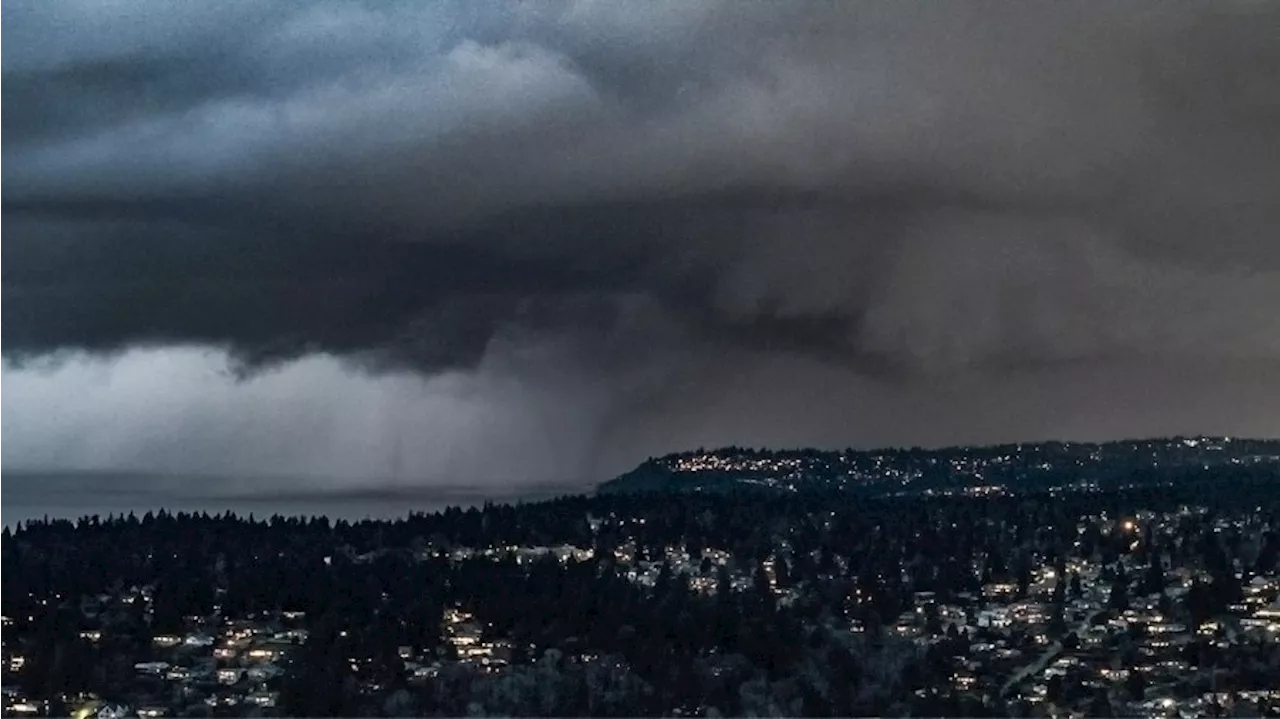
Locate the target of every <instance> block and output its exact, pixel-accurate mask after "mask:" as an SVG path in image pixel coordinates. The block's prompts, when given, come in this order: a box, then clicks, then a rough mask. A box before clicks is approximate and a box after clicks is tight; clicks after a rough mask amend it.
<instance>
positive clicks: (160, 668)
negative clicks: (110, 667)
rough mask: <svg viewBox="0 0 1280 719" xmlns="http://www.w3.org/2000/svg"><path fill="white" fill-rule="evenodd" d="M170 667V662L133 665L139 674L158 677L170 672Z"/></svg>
mask: <svg viewBox="0 0 1280 719" xmlns="http://www.w3.org/2000/svg"><path fill="white" fill-rule="evenodd" d="M169 666H170V664H169V662H138V663H137V664H134V665H133V668H134V669H136V670H137V671H138V673H139V674H151V675H153V676H157V677H158V676H160V675H162V674H164V673H165V672H166V671H168V670H169Z"/></svg>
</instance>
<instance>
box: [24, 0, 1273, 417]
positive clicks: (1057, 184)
mask: <svg viewBox="0 0 1280 719" xmlns="http://www.w3.org/2000/svg"><path fill="white" fill-rule="evenodd" d="M3 13H4V17H3V22H4V27H5V32H6V39H7V40H9V42H6V43H5V44H4V47H3V53H4V57H3V65H4V85H3V88H4V89H3V92H4V100H5V101H6V104H7V105H8V107H9V108H10V109H9V112H8V113H7V114H6V115H5V119H4V139H5V143H4V160H5V165H6V172H5V175H4V197H5V199H4V203H5V220H6V223H5V224H6V228H5V229H7V230H8V233H7V237H6V239H7V240H8V241H7V242H6V243H5V259H6V260H8V262H6V263H5V264H4V266H3V295H4V301H5V310H4V351H5V353H6V355H7V356H10V357H20V356H24V355H30V354H40V353H44V352H49V351H53V350H57V349H60V348H67V347H72V348H89V349H95V350H110V349H118V348H121V347H125V346H128V345H131V344H167V343H192V342H196V343H208V344H214V345H219V346H224V347H227V348H229V349H231V350H232V351H233V352H235V353H236V354H238V355H239V356H240V357H241V358H242V359H247V360H250V361H254V360H261V359H270V358H279V357H289V356H295V355H300V354H305V353H308V352H317V351H323V352H332V353H338V354H343V355H348V356H354V357H358V358H362V359H364V360H367V361H368V362H371V363H375V364H376V363H380V362H389V363H393V364H394V363H406V362H407V363H409V364H412V365H414V366H417V367H421V368H423V369H426V370H436V369H440V368H447V367H456V366H464V367H469V366H474V365H476V364H477V363H478V362H479V360H480V359H481V358H482V357H484V356H486V354H487V353H492V352H494V351H495V349H496V348H505V349H504V351H508V352H511V353H513V354H514V355H517V356H518V355H520V352H521V351H523V350H520V349H519V348H521V347H535V348H536V347H539V346H543V345H547V344H549V345H551V346H554V347H556V348H558V349H557V350H556V352H561V353H568V354H571V355H574V356H576V357H580V358H585V360H586V361H587V362H588V363H589V364H590V363H596V364H599V365H600V366H601V367H603V368H604V369H603V371H604V372H605V373H606V374H610V375H612V374H614V373H616V372H620V371H621V370H619V369H618V367H619V366H620V365H626V371H625V372H622V374H624V375H627V376H631V375H629V374H627V373H629V372H635V371H639V370H638V369H637V366H638V365H644V364H646V363H648V364H657V365H661V366H663V367H665V368H667V369H668V370H669V371H670V372H671V373H673V374H663V375H662V377H663V378H664V379H663V380H662V382H667V381H675V380H673V379H672V377H684V376H687V375H688V374H689V373H693V374H697V373H700V372H703V371H704V369H703V368H704V367H705V366H706V365H707V364H709V363H713V364H714V363H717V362H718V363H721V364H723V363H726V362H727V363H729V364H733V363H737V362H739V358H740V359H741V361H742V362H744V363H756V362H768V361H771V360H770V358H773V357H776V356H785V357H791V356H805V357H815V358H818V360H819V361H820V362H822V363H824V364H830V365H833V366H836V367H839V368H843V371H845V372H846V373H849V374H852V375H872V376H882V375H888V376H892V377H895V378H899V379H901V378H909V377H913V376H918V375H921V374H929V373H933V372H943V373H946V372H953V371H959V370H966V369H982V370H990V371H993V372H1006V371H1009V370H1010V368H1015V369H1020V368H1027V367H1037V366H1057V365H1060V364H1063V363H1087V362H1095V361H1107V360H1119V359H1123V360H1125V361H1129V360H1133V359H1135V358H1138V359H1140V358H1142V357H1152V356H1158V357H1160V358H1161V359H1162V361H1167V360H1169V358H1174V359H1178V358H1182V359H1185V360H1186V361H1187V362H1192V363H1205V362H1217V361H1230V362H1262V363H1271V362H1277V361H1280V319H1277V318H1280V243H1276V242H1275V241H1274V238H1275V234H1276V228H1277V227H1280V203H1277V202H1276V201H1275V198H1276V197H1280V162H1277V161H1276V160H1275V158H1276V157H1280V132H1277V131H1276V130H1275V128H1276V127H1277V126H1280V88H1278V87H1277V85H1276V84H1275V83H1274V78H1275V77H1276V76H1277V73H1278V72H1280V6H1277V5H1275V4H1272V3H1258V2H1223V3H1213V4H1208V3H1154V2H1153V3H1125V4H1117V5H1108V6H1099V5H1094V4H1077V5H1066V4H1061V3H1035V2H1033V3H1019V4H1016V5H1013V4H988V3H963V4H959V3H958V4H940V3H932V2H921V3H909V2H908V3H870V2H842V3H748V4H744V3H737V2H730V3H718V2H705V3H689V2H672V3H604V2H588V1H585V0H583V1H573V2H571V1H567V0H566V1H564V2H545V3H515V4H512V3H479V2H453V3H450V2H445V3H403V4H385V5H373V6H364V5H358V4H348V3H269V4H258V3H250V4H238V3H216V4H213V5H211V6H208V7H206V6H202V5H188V4H181V3H155V4H147V3H137V4H133V5H111V6H99V5H97V4H91V3H90V4H83V5H81V4H78V3H73V2H9V3H5V6H4V10H3ZM531 351H532V350H531ZM533 354H534V360H532V361H543V362H546V361H552V360H547V359H546V357H544V356H543V355H539V354H537V352H534V353H533ZM554 356H555V357H561V356H562V355H561V354H554ZM539 358H541V359H539ZM712 358H720V359H719V360H718V361H717V360H713V359H712ZM725 358H732V359H725ZM552 362H553V364H554V361H552ZM753 366H754V365H753ZM526 369H527V368H526ZM744 371H745V370H744ZM657 381H658V380H653V379H646V380H645V381H643V382H640V383H639V384H638V385H637V386H638V387H645V388H648V387H651V385H652V383H653V382H657ZM659 384H661V382H659ZM645 391H647V390H645ZM645 391H641V390H637V391H636V392H637V395H636V396H637V397H646V396H647V395H646V394H645ZM637 401H638V400H637ZM645 401H649V400H647V399H646V400H645Z"/></svg>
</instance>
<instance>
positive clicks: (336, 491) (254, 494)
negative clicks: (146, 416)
mask: <svg viewBox="0 0 1280 719" xmlns="http://www.w3.org/2000/svg"><path fill="white" fill-rule="evenodd" d="M264 484H265V486H270V487H271V489H270V490H262V489H260V487H262V486H264ZM295 484H296V485H297V486H296V488H294V489H284V490H281V489H279V488H278V485H275V484H266V483H263V482H262V481H261V479H260V478H248V477H209V476H195V475H174V474H152V473H145V472H67V471H50V472H36V471H5V472H4V473H3V487H4V495H3V496H4V501H3V522H4V526H6V527H13V526H15V525H16V524H17V523H18V522H23V521H26V520H31V519H41V518H44V517H48V518H50V519H78V518H80V517H84V516H90V515H94V514H97V515H99V516H101V517H102V518H104V519H105V518H106V517H107V516H108V515H111V514H116V515H121V514H125V515H127V514H128V513H129V512H133V513H134V514H136V515H138V516H139V517H140V516H142V515H143V514H145V513H146V512H148V511H151V512H156V511H159V510H160V509H165V510H167V511H169V512H175V513H176V512H208V513H209V514H220V513H222V512H226V511H231V512H234V513H236V514H239V515H241V516H247V515H248V514H250V513H252V514H253V515H254V516H255V517H257V518H266V517H270V516H272V515H275V514H279V515H283V516H295V515H304V516H312V515H317V516H318V515H323V516H327V517H329V518H330V519H346V520H349V521H357V520H360V519H366V518H370V519H395V518H398V517H404V516H406V515H407V514H408V513H410V512H436V511H440V510H444V509H446V508H448V507H451V506H457V507H463V508H466V507H474V506H480V505H482V504H484V502H486V501H493V502H506V503H515V502H521V501H537V500H541V499H550V498H552V497H556V496H560V495H564V494H578V493H583V492H590V491H591V490H592V489H593V488H594V487H593V486H588V485H571V484H565V485H541V486H534V487H522V488H519V489H516V490H506V491H503V490H501V489H490V490H487V491H486V490H485V489H477V488H451V487H421V486H414V485H412V484H409V483H405V482H399V483H395V484H386V485H383V486H376V487H367V488H361V489H357V490H353V489H350V488H349V487H346V488H337V487H326V486H321V485H317V484H315V483H311V484H306V483H297V482H295ZM255 487H258V488H255Z"/></svg>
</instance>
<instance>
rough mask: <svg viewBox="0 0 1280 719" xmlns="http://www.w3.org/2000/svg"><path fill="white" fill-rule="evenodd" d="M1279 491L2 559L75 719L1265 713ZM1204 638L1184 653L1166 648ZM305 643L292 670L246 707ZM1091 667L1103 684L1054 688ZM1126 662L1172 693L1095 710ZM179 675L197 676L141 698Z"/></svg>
mask: <svg viewBox="0 0 1280 719" xmlns="http://www.w3.org/2000/svg"><path fill="white" fill-rule="evenodd" d="M1275 480H1276V474H1275V473H1274V472H1271V471H1262V468H1260V467H1258V466H1252V467H1251V466H1237V465H1227V466H1222V467H1219V468H1217V469H1215V470H1209V471H1204V472H1203V473H1202V475H1201V476H1200V477H1199V478H1198V479H1195V480H1191V481H1187V482H1184V483H1181V484H1178V485H1175V486H1171V487H1141V486H1139V487H1130V488H1126V489H1119V490H1114V491H1098V492H1070V493H1047V492H1046V493H1023V494H1017V495H1013V494H1010V495H991V496H983V497H968V496H924V497H916V496H913V497H902V496H897V497H895V496H885V497H870V498H869V497H860V496H857V495H853V494H850V493H848V492H839V491H812V492H795V493H782V494H762V493H759V492H728V493H723V494H721V493H717V494H714V495H712V494H696V493H694V494H686V493H645V494H635V495H606V496H597V497H582V496H579V497H565V498H561V499H558V500H553V501H548V502H539V503H534V504H525V505H518V506H508V505H488V506H485V507H481V508H474V509H469V510H460V509H451V510H448V511H446V512H440V513H435V514H415V515H411V516H409V517H408V518H406V519H403V520H399V521H394V522H385V521H363V522H354V523H352V522H345V521H338V522H331V521H329V520H326V519H304V518H296V517H295V518H286V517H272V518H270V519H268V520H263V519H254V518H252V517H250V518H243V517H236V516H234V515H229V514H226V515H219V516H210V515H204V514H200V515H190V514H177V515H173V514H169V513H159V514H154V515H153V514H147V515H144V516H142V517H136V516H132V515H131V516H127V517H108V518H101V517H89V518H85V519H83V520H81V521H79V522H69V521H61V520H59V521H51V522H43V521H41V522H33V523H28V524H26V525H24V526H22V527H20V528H19V529H18V530H17V531H14V532H10V531H9V530H5V531H4V533H3V543H2V548H3V563H2V566H3V581H2V582H0V593H2V598H3V606H4V614H5V617H6V622H7V623H8V624H7V626H6V627H5V633H4V641H5V655H6V667H10V666H12V664H13V658H14V656H15V655H16V656H21V657H22V659H23V661H22V663H21V666H19V667H18V669H17V670H14V673H13V674H12V675H11V674H6V681H5V684H6V686H17V687H20V688H21V690H22V691H23V692H25V693H26V695H28V696H30V697H32V698H33V699H38V700H40V701H49V702H51V704H50V705H49V706H50V707H52V709H50V711H51V712H52V713H55V714H56V713H58V712H57V711H54V709H58V710H63V709H66V708H68V707H69V706H70V704H71V703H72V702H73V700H74V698H75V697H79V696H81V693H82V692H92V693H94V694H96V695H98V696H101V697H104V698H108V699H110V700H112V701H120V702H126V703H130V704H132V705H134V706H141V705H162V706H164V707H167V708H168V709H169V710H172V711H173V712H174V713H178V714H183V715H191V716H200V715H209V714H213V715H219V716H224V715H237V714H244V713H248V712H250V711H252V712H255V713H267V714H272V713H277V714H278V713H284V714H289V715H304V716H315V715H347V716H350V715H370V714H389V715H406V714H421V715H432V716H458V715H468V714H469V715H566V714H568V715H659V714H664V715H671V714H675V713H677V712H679V713H684V714H693V715H703V716H712V715H715V714H734V715H737V714H754V715H772V716H788V715H836V716H850V715H853V716H866V715H886V714H889V715H904V714H912V715H925V716H938V715H987V716H990V715H1001V716H1007V715H1011V714H1012V715H1015V716H1025V715H1027V714H1028V713H1031V710H1032V709H1033V708H1034V707H1038V708H1040V709H1044V708H1046V707H1047V706H1048V704H1047V703H1053V704H1054V705H1055V706H1059V707H1076V708H1083V709H1088V713H1089V714H1090V715H1102V714H1105V713H1109V712H1111V711H1112V707H1113V706H1114V707H1115V710H1116V711H1117V712H1130V713H1132V712H1137V713H1146V710H1145V709H1142V708H1140V707H1135V706H1134V705H1132V702H1134V701H1139V700H1144V701H1145V700H1152V699H1153V698H1154V697H1159V696H1161V695H1159V694H1157V693H1156V692H1158V691H1160V692H1163V691H1166V689H1167V691H1170V692H1176V693H1177V695H1178V696H1181V697H1183V698H1184V699H1186V700H1187V701H1191V700H1192V699H1195V700H1196V701H1200V697H1203V696H1204V695H1205V693H1206V692H1208V693H1212V692H1210V688H1212V687H1219V688H1221V687H1226V688H1227V689H1229V691H1230V692H1233V693H1234V694H1233V695H1232V696H1234V697H1235V699H1225V700H1223V701H1224V702H1226V703H1230V702H1231V701H1236V699H1239V700H1240V701H1241V702H1243V701H1244V699H1240V697H1243V696H1246V694H1245V693H1248V692H1257V691H1263V690H1266V688H1267V687H1268V686H1270V684H1268V682H1270V681H1271V678H1272V677H1274V673H1273V671H1272V670H1273V669H1275V668H1277V667H1280V651H1277V649H1280V645H1278V644H1276V643H1275V642H1274V636H1273V635H1272V634H1269V633H1268V632H1269V631H1270V630H1269V629H1268V628H1267V627H1268V625H1266V624H1265V622H1266V621H1267V620H1266V619H1265V618H1259V617H1265V615H1263V614H1262V613H1261V611H1262V610H1263V609H1265V605H1259V606H1257V607H1255V606H1253V605H1249V606H1246V602H1248V601H1252V600H1253V599H1258V600H1259V601H1262V602H1271V601H1275V599H1276V591H1277V588H1280V578H1278V577H1277V571H1278V570H1280V539H1278V538H1277V536H1276V530H1275V528H1276V527H1277V526H1280V519H1278V518H1277V516H1276V507H1277V506H1280V503H1278V502H1277V501H1276V500H1277V490H1278V489H1280V486H1277V483H1276V481H1275ZM1246 590H1248V591H1246ZM1255 590H1256V591H1255ZM1249 592H1252V593H1249ZM1237 606H1245V609H1244V610H1238V609H1235V608H1234V607H1237ZM460 614H465V615H466V616H468V617H473V618H474V620H473V621H469V622H467V623H453V624H451V623H450V620H449V619H448V617H450V616H458V615H460ZM1248 621H1261V622H1263V623H1264V624H1263V625H1262V626H1261V628H1257V629H1250V628H1248V627H1246V626H1245V624H1244V623H1245V622H1248ZM1113 622H1120V623H1122V624H1123V625H1124V627H1125V628H1123V629H1114V630H1113V629H1112V628H1111V627H1112V623H1113ZM1178 626H1181V627H1183V629H1182V630H1181V634H1179V635H1178V636H1179V637H1182V638H1184V639H1185V640H1186V642H1185V644H1180V645H1178V646H1164V647H1163V648H1160V647H1159V645H1158V644H1157V642H1159V641H1164V640H1161V639H1159V637H1163V636H1166V635H1165V634H1159V633H1158V632H1157V630H1159V631H1165V630H1169V631H1170V632H1174V631H1177V630H1176V628H1177V627H1178ZM1148 628H1149V629H1148ZM1099 629H1101V630H1102V631H1103V632H1104V633H1103V634H1101V635H1096V634H1095V630H1099ZM1259 632H1260V634H1259ZM244 633H247V635H248V636H249V637H250V638H249V639H247V640H245V641H247V642H249V643H248V644H245V645H244V646H239V645H237V644H235V642H237V641H240V637H242V636H244ZM205 635H208V636H210V637H213V638H214V639H215V641H216V644H214V645H212V646H192V647H187V646H186V641H187V640H189V639H192V638H194V639H196V640H200V639H201V637H203V636H205ZM281 636H283V637H287V639H286V640H285V644H284V647H285V648H284V649H283V651H282V656H281V657H280V659H279V660H278V666H279V668H280V669H281V670H282V671H281V673H279V674H274V673H270V672H268V673H267V674H265V675H264V674H263V673H262V672H261V671H259V674H260V675H262V676H263V678H261V679H253V680H251V679H250V678H247V676H246V677H241V678H236V679H235V681H234V683H231V684H226V685H224V684H222V683H220V682H219V680H218V678H217V677H218V676H220V675H219V674H218V673H219V672H221V671H222V670H231V671H232V672H233V673H234V672H236V671H240V670H243V671H244V672H245V673H246V674H247V672H248V671H249V670H260V669H261V667H262V664H261V663H260V662H259V661H258V660H256V659H253V658H251V656H250V655H251V652H253V651H258V649H254V647H259V646H261V645H259V644H255V643H254V642H258V641H261V642H264V643H267V646H268V647H270V646H279V645H278V644H275V645H272V644H270V642H273V641H275V642H278V638H279V637H281ZM1268 638H1270V639H1268ZM175 639H176V640H178V641H181V642H182V644H181V645H179V646H178V647H176V648H173V647H170V646H167V645H168V644H169V643H170V642H171V641H174V640H175ZM464 639H465V641H463V640H464ZM1095 641H1100V642H1102V644H1100V645H1094V644H1092V642H1095ZM197 643H198V642H197ZM1166 644H1167V642H1166ZM477 648H479V649H482V650H483V652H480V653H475V650H476V649H477ZM1055 648H1056V649H1055ZM223 650H225V651H226V652H229V654H228V653H223V654H219V653H218V652H220V651H223ZM266 651H276V650H275V649H267V650H266ZM1145 651H1151V652H1156V653H1154V654H1151V655H1147V654H1143V652H1145ZM1055 652H1056V653H1055ZM473 654H474V656H473ZM499 654H500V655H501V658H500V662H498V663H489V664H485V663H484V660H488V659H490V658H495V661H497V660H496V658H497V657H498V655H499ZM1068 654H1069V655H1070V658H1072V659H1074V660H1077V661H1079V662H1080V664H1079V665H1075V668H1074V669H1072V668H1070V667H1068V668H1067V669H1064V670H1063V671H1064V673H1063V674H1061V675H1058V674H1054V675H1053V676H1049V674H1048V673H1047V672H1048V669H1049V668H1053V667H1056V665H1053V667H1051V666H1050V662H1054V661H1057V659H1059V658H1062V657H1064V656H1067V655H1068ZM1041 657H1047V659H1046V660H1045V661H1044V666H1041V663H1042V662H1041ZM1113 657H1114V659H1115V661H1116V662H1118V665H1117V666H1118V667H1119V668H1120V669H1124V668H1126V667H1127V668H1132V669H1134V671H1135V672H1137V671H1139V667H1145V666H1150V667H1151V669H1150V671H1147V672H1146V673H1142V674H1141V676H1144V677H1149V680H1150V681H1151V683H1152V686H1151V688H1150V689H1148V688H1147V687H1146V686H1145V685H1143V686H1136V685H1135V686H1129V685H1128V684H1117V685H1116V686H1111V685H1110V684H1107V685H1106V686H1103V687H1101V688H1099V687H1098V686H1096V685H1097V682H1098V681H1100V679H1099V674H1098V672H1101V671H1103V670H1108V671H1109V670H1110V667H1111V663H1110V662H1111V658H1113ZM156 662H163V663H166V664H168V665H172V666H170V667H168V668H167V669H166V672H167V673H166V674H165V675H164V676H152V675H151V674H147V673H146V672H142V673H141V674H140V673H139V672H140V671H141V670H138V669H137V666H138V665H143V666H152V665H153V664H154V663H156ZM1165 662H1168V663H1169V664H1168V666H1169V667H1172V668H1171V669H1166V668H1163V667H1165V666H1166V665H1165V664H1164V663H1165ZM1055 671H1056V669H1055ZM1117 671H1118V669H1117ZM175 676H176V677H177V678H174V677H175ZM235 676H236V677H240V675H239V674H236V675H235ZM1134 676H1138V674H1135V675H1134ZM1179 677H1181V678H1179ZM1107 681H1110V680H1107ZM1046 682H1047V684H1046ZM1166 684H1167V685H1168V686H1167V687H1165V685H1166ZM1045 686H1049V687H1050V688H1049V689H1048V690H1046V691H1047V692H1048V693H1047V694H1045V695H1041V694H1039V693H1038V689H1043V688H1044V687H1045ZM1224 691H1225V690H1224ZM1144 697H1145V698H1146V699H1143V698H1144ZM258 698H265V700H267V701H272V702H275V705H274V706H272V707H259V706H255V705H252V704H251V702H252V701H255V700H257V699H258ZM1214 701H1217V700H1214ZM209 702H212V704H210V703H209ZM1188 706H1190V705H1188ZM1197 706H1198V705H1197Z"/></svg>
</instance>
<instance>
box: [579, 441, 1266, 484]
mask: <svg viewBox="0 0 1280 719" xmlns="http://www.w3.org/2000/svg"><path fill="white" fill-rule="evenodd" d="M1277 474H1280V441H1278V440H1254V439H1231V438H1226V437H1189V438H1188V437H1173V438H1168V439H1144V440H1123V441H1117V442H1106V443H1102V444H1094V443H1083V442H1041V443H1034V444H1004V445H995V446H989V447H949V448H945V449H919V448H911V449H879V450H870V451H858V450H852V449H846V450H837V451H824V450H817V449H784V450H769V449H748V448H743V447H725V448H721V449H715V450H703V449H698V450H695V451H691V452H681V453H678V454H669V455H666V456H663V457H657V458H650V459H649V460H647V461H645V462H644V463H642V464H641V465H640V466H639V467H637V468H636V469H634V470H632V471H630V472H628V473H626V474H623V475H621V476H620V477H617V478H616V479H613V480H611V481H609V482H606V483H604V484H603V485H601V486H600V487H599V489H598V491H599V492H600V493H602V494H613V493H635V492H651V491H659V492H706V491H722V490H726V489H744V488H757V489H760V490H764V491H775V492H794V491H832V490H836V491H844V492H855V493H871V494H891V493H898V492H908V493H916V492H919V493H938V492H941V493H955V492H966V493H985V492H1001V491H1043V490H1045V489H1052V488H1078V489H1099V488H1116V487H1122V486H1127V485H1152V484H1162V483H1167V482H1175V481H1193V480H1199V481H1204V480H1206V479H1209V478H1211V477H1220V478H1229V477H1255V476H1267V475H1272V476H1275V475H1277Z"/></svg>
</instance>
